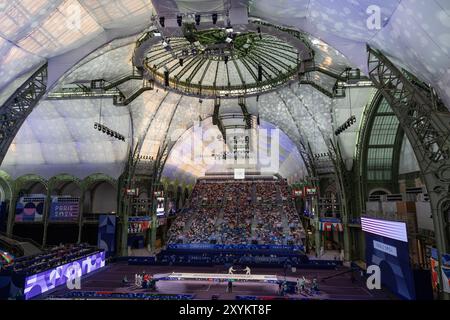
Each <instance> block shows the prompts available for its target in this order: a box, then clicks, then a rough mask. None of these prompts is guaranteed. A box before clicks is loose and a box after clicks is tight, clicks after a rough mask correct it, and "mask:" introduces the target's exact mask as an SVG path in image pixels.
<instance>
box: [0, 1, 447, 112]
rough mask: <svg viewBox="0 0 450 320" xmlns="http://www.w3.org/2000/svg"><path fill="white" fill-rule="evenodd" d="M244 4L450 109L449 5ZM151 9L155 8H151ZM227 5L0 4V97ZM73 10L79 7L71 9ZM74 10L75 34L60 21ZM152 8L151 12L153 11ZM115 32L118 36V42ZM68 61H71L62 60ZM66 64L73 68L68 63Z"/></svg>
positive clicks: (116, 2) (399, 3)
mask: <svg viewBox="0 0 450 320" xmlns="http://www.w3.org/2000/svg"><path fill="white" fill-rule="evenodd" d="M246 2H248V4H249V13H250V16H255V17H261V18H263V19H266V20H268V21H272V22H274V23H277V24H280V25H287V26H293V27H296V28H297V29H299V30H303V31H306V32H308V33H310V34H311V35H313V36H315V37H316V38H320V39H322V40H324V41H325V42H326V43H328V44H329V45H331V46H333V47H334V48H336V49H338V50H339V51H340V52H342V53H344V54H345V56H346V57H347V58H348V59H349V60H350V61H352V63H353V65H354V66H358V67H360V68H361V69H362V70H365V69H366V67H367V54H366V44H367V43H368V44H370V45H371V46H373V47H375V48H377V49H380V50H382V51H383V52H384V53H385V54H387V55H388V56H389V57H390V58H391V59H392V60H394V61H395V62H396V63H397V64H398V65H399V66H402V67H405V68H406V69H408V70H409V71H411V72H413V73H414V74H416V75H417V76H418V77H421V78H422V80H424V81H427V82H429V83H431V84H432V85H434V86H435V87H436V89H437V90H438V92H439V94H440V95H441V97H442V99H443V100H444V101H445V102H446V105H447V106H448V107H449V106H450V70H449V61H450V3H449V2H448V1H447V0H414V1H412V0H362V1H355V0H289V1H285V0H283V1H282V0H253V1H240V0H236V1H235V0H233V1H232V3H233V4H235V5H242V3H244V4H245V3H246ZM152 3H153V4H152ZM227 3H228V1H223V0H214V1H198V0H184V1H178V0H173V1H165V0H153V1H148V0H65V1H64V0H13V1H7V2H6V1H4V2H2V3H1V4H0V56H1V59H0V90H2V89H3V88H4V87H5V85H6V84H8V83H10V82H11V81H12V80H14V78H16V77H18V76H20V75H22V74H24V73H25V72H27V71H28V70H31V69H33V68H34V69H36V68H37V67H38V66H39V65H40V64H42V63H43V62H44V61H45V60H46V59H49V58H52V57H55V56H57V55H61V54H62V53H64V52H67V51H70V50H71V49H74V48H78V47H82V46H83V45H85V44H86V43H88V42H89V41H90V40H91V39H99V40H98V41H99V42H101V41H102V40H100V38H101V37H103V34H104V33H105V32H107V31H109V30H118V29H120V30H123V34H124V35H125V34H127V30H128V32H129V30H130V29H132V28H133V27H136V26H140V27H141V30H142V29H144V28H145V27H146V26H147V25H148V24H149V17H150V16H151V15H152V14H154V13H156V10H155V7H156V9H159V10H163V11H164V10H166V11H167V10H168V9H170V10H177V11H179V12H195V11H198V12H213V11H216V10H218V11H220V10H223V8H224V7H225V4H227ZM77 5H79V6H77ZM374 5H375V6H378V7H379V8H380V10H381V17H382V19H381V22H382V25H381V30H377V29H374V30H370V29H369V28H367V24H366V22H367V18H368V14H367V9H368V7H369V6H374ZM74 6H77V7H79V8H80V9H79V10H80V17H81V20H80V28H71V27H70V24H67V23H66V19H65V17H66V16H67V15H69V13H70V12H72V11H71V10H73V8H74ZM154 6H155V7H154ZM120 34H121V33H120V32H118V33H116V35H117V36H118V35H120ZM67 59H70V57H67ZM67 63H68V64H70V62H67ZM72 63H75V61H73V62H72Z"/></svg>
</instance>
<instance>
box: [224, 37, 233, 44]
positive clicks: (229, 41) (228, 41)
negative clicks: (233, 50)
mask: <svg viewBox="0 0 450 320" xmlns="http://www.w3.org/2000/svg"><path fill="white" fill-rule="evenodd" d="M225 41H226V42H227V43H232V42H233V39H231V38H230V37H227V38H226V39H225Z"/></svg>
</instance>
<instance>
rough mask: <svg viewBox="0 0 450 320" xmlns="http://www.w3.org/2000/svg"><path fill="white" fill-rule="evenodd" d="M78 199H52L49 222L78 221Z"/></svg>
mask: <svg viewBox="0 0 450 320" xmlns="http://www.w3.org/2000/svg"><path fill="white" fill-rule="evenodd" d="M79 212H80V199H79V198H54V199H53V200H52V205H51V208H50V221H71V222H75V221H78V215H79Z"/></svg>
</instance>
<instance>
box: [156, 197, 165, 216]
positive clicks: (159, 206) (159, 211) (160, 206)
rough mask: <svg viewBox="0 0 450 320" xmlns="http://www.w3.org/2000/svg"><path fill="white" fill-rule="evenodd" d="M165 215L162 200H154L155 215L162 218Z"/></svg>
mask: <svg viewBox="0 0 450 320" xmlns="http://www.w3.org/2000/svg"><path fill="white" fill-rule="evenodd" d="M164 214H165V209H164V198H160V197H158V198H156V215H157V216H163V215H164Z"/></svg>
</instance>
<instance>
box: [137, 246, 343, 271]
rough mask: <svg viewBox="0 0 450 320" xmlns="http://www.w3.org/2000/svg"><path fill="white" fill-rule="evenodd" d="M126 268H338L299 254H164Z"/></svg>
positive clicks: (327, 262) (331, 261) (167, 252)
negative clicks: (167, 266)
mask: <svg viewBox="0 0 450 320" xmlns="http://www.w3.org/2000/svg"><path fill="white" fill-rule="evenodd" d="M128 263H129V264H130V265H175V266H214V265H223V266H225V267H226V266H231V265H245V266H249V267H269V268H270V267H272V268H274V267H275V268H277V267H278V268H279V267H286V268H292V267H295V268H299V269H308V268H313V269H328V270H329V269H335V268H336V267H338V266H341V265H342V261H336V260H309V259H308V257H307V256H306V255H303V254H292V253H289V254H282V253H279V252H278V253H277V254H273V253H271V254H265V255H264V254H252V255H249V254H242V253H234V254H232V253H227V254H224V253H222V252H204V253H200V252H196V251H183V252H176V251H172V250H166V251H162V252H161V253H159V254H158V255H157V256H156V257H128Z"/></svg>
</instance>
